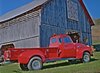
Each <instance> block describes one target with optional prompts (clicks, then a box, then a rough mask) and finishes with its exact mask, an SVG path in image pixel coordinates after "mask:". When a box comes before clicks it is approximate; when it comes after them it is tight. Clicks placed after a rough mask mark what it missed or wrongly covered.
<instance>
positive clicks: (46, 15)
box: [40, 0, 92, 47]
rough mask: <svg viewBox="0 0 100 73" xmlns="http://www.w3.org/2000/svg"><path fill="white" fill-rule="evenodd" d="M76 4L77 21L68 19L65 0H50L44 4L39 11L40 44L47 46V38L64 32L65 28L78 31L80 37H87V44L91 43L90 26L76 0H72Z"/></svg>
mask: <svg viewBox="0 0 100 73" xmlns="http://www.w3.org/2000/svg"><path fill="white" fill-rule="evenodd" d="M72 1H73V2H76V3H77V4H78V18H79V21H75V20H71V19H68V15H67V0H51V1H49V2H47V3H46V4H44V6H43V8H42V11H41V26H40V44H41V46H42V47H45V46H48V44H49V43H47V42H49V38H50V36H51V35H52V34H53V33H57V34H58V33H59V34H60V33H66V31H67V30H70V29H71V30H76V31H78V32H80V37H81V38H80V39H81V41H83V39H84V38H85V37H87V38H88V45H91V44H92V38H91V26H90V24H89V22H88V20H87V17H86V15H85V14H84V11H83V9H82V7H81V5H80V3H79V2H78V0H72Z"/></svg>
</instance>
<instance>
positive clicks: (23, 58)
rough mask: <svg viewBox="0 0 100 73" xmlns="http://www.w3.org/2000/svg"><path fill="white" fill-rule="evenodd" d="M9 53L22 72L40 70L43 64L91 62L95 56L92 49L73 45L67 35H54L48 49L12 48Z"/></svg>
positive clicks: (9, 56) (77, 44)
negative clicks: (60, 61)
mask: <svg viewBox="0 0 100 73" xmlns="http://www.w3.org/2000/svg"><path fill="white" fill-rule="evenodd" d="M11 51H13V52H11ZM8 52H9V53H10V55H8V57H7V58H9V59H10V60H18V63H19V64H20V67H21V69H22V70H38V69H41V68H42V67H43V63H46V62H52V61H57V60H68V61H70V62H71V61H74V60H81V61H82V62H89V61H90V58H91V56H92V55H93V52H92V48H91V47H89V46H88V45H84V44H81V43H73V41H72V39H71V37H70V36H69V35H67V34H61V35H53V36H52V37H51V38H50V45H49V47H48V48H18V49H13V48H12V49H9V50H8Z"/></svg>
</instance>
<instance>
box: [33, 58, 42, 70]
mask: <svg viewBox="0 0 100 73" xmlns="http://www.w3.org/2000/svg"><path fill="white" fill-rule="evenodd" d="M32 68H33V69H40V68H41V63H40V61H39V60H34V61H33V62H32Z"/></svg>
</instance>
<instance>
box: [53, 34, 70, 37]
mask: <svg viewBox="0 0 100 73" xmlns="http://www.w3.org/2000/svg"><path fill="white" fill-rule="evenodd" d="M66 36H69V35H68V34H59V35H58V34H54V35H52V37H51V38H53V37H58V38H60V37H66Z"/></svg>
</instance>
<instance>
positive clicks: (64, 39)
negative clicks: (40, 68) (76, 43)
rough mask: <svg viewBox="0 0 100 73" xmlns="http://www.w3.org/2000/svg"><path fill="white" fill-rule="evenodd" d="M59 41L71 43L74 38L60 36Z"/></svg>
mask: <svg viewBox="0 0 100 73" xmlns="http://www.w3.org/2000/svg"><path fill="white" fill-rule="evenodd" d="M59 42H60V43H61V42H65V43H71V42H72V40H71V39H70V38H69V37H64V38H59Z"/></svg>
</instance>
